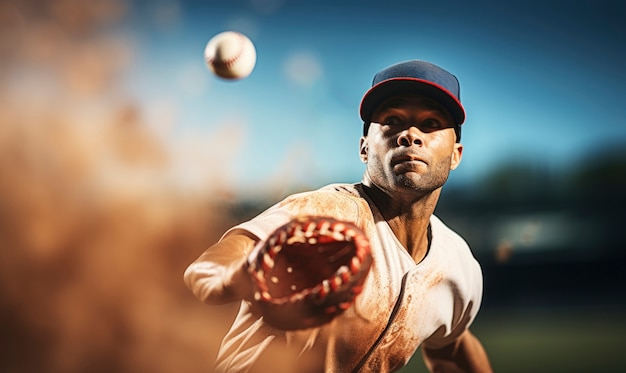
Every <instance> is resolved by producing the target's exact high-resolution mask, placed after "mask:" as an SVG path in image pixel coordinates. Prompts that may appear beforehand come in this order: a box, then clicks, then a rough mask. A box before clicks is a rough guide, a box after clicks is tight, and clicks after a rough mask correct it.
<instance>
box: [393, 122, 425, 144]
mask: <svg viewBox="0 0 626 373" xmlns="http://www.w3.org/2000/svg"><path fill="white" fill-rule="evenodd" d="M398 145H400V146H411V145H417V146H420V145H422V132H421V131H420V130H419V129H417V128H416V127H415V126H411V127H409V128H407V129H406V130H404V131H403V132H402V133H401V134H400V136H398Z"/></svg>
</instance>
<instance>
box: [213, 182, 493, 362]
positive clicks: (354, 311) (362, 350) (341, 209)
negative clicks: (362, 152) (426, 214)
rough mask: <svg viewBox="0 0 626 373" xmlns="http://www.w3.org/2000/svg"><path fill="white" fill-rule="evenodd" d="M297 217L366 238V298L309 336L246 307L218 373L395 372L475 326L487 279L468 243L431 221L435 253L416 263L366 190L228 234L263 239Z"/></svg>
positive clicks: (303, 199)
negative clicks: (344, 224)
mask: <svg viewBox="0 0 626 373" xmlns="http://www.w3.org/2000/svg"><path fill="white" fill-rule="evenodd" d="M299 215H315V216H331V217H334V218H336V219H343V220H349V221H353V222H354V223H355V224H356V225H357V226H359V227H360V228H361V229H363V230H364V231H365V233H366V234H367V236H368V237H369V239H370V245H371V249H372V255H373V259H374V263H373V265H372V268H371V270H370V273H369V275H368V277H367V279H366V282H365V286H364V289H363V292H362V293H361V295H359V296H358V297H357V299H356V302H355V304H354V305H353V306H352V307H350V308H349V309H348V310H347V311H346V312H344V313H343V314H341V315H340V316H338V317H337V318H335V319H334V320H333V321H332V322H331V323H329V324H327V325H324V326H322V327H319V328H312V329H307V330H303V331H282V330H278V329H275V328H273V327H271V326H269V325H268V324H266V323H264V322H263V319H262V318H260V317H259V316H257V315H255V314H252V313H251V312H250V307H249V304H248V303H247V302H242V304H241V307H240V310H239V313H238V315H237V317H236V319H235V321H234V323H233V325H232V328H231V329H230V331H229V332H228V333H227V334H226V336H225V338H224V340H223V342H222V345H221V348H220V351H219V353H218V358H217V365H216V371H217V372H253V371H254V372H256V371H261V372H263V371H265V372H282V371H285V372H296V371H297V372H309V371H310V372H352V371H353V370H354V369H355V367H357V366H359V365H361V366H362V368H361V370H360V371H361V372H392V371H395V370H398V369H400V368H402V367H403V366H405V365H406V364H407V362H408V361H409V359H410V358H411V356H412V355H413V354H414V352H415V351H416V349H417V348H418V347H419V346H420V345H424V346H427V347H432V348H439V347H443V346H445V345H447V344H449V343H451V342H453V341H454V340H455V338H457V337H458V336H459V335H460V334H461V333H463V331H465V329H467V328H468V327H469V325H470V324H471V322H472V321H473V320H474V317H475V316H476V314H477V312H478V309H479V306H480V302H481V297H482V288H483V286H482V273H481V269H480V266H479V264H478V262H477V261H476V260H475V258H474V256H473V255H472V253H471V251H470V249H469V247H468V245H467V244H466V242H465V241H464V240H463V239H462V238H461V237H460V236H459V235H457V234H456V233H454V232H453V231H452V230H450V229H449V228H448V227H446V226H445V225H444V224H443V223H442V222H441V221H440V220H439V219H438V218H437V217H436V216H434V215H433V216H432V217H431V219H430V229H431V242H430V248H429V251H428V253H427V255H426V256H425V258H424V259H423V260H422V261H421V262H420V263H419V264H416V263H415V261H414V260H413V258H412V257H411V256H410V255H409V253H408V252H407V250H406V249H405V248H404V247H402V245H401V244H400V242H399V241H398V240H397V238H396V236H395V235H394V233H393V232H392V230H391V228H390V226H389V225H388V224H387V222H386V221H385V219H384V218H383V216H382V215H381V213H380V212H379V211H378V209H377V208H376V207H375V205H374V204H373V203H372V201H371V200H369V197H367V195H366V194H365V192H364V191H363V189H362V185H361V184H354V185H352V184H333V185H329V186H326V187H324V188H321V189H319V190H316V191H312V192H305V193H300V194H295V195H293V196H290V197H288V198H286V199H285V200H283V201H282V202H280V203H278V204H276V205H274V206H273V207H271V208H269V209H268V210H266V211H265V212H263V213H262V214H260V215H259V216H257V217H255V218H254V219H252V220H250V221H248V222H245V223H243V224H240V225H238V226H236V227H234V228H232V229H231V230H229V232H232V231H233V230H237V229H243V230H246V231H248V232H250V233H252V234H254V235H255V236H257V237H258V238H259V239H261V240H264V239H266V238H267V237H268V236H269V235H270V234H271V233H272V232H273V231H274V230H275V229H276V228H278V227H279V226H281V225H283V224H285V223H287V222H288V221H289V220H291V219H292V218H294V217H296V216H299ZM229 232H227V233H226V234H225V235H227V234H228V233H229ZM405 275H406V276H405ZM403 283H404V285H403ZM396 302H399V303H398V304H397V305H396ZM394 308H395V309H394ZM392 314H393V317H394V318H393V322H391V323H390V324H389V325H387V324H388V322H389V319H390V317H391V316H392ZM383 331H384V335H383V337H382V338H379V336H381V333H383ZM375 342H376V345H375ZM374 345H375V346H374ZM368 352H370V353H369V354H368ZM366 356H367V357H366ZM362 360H363V361H362Z"/></svg>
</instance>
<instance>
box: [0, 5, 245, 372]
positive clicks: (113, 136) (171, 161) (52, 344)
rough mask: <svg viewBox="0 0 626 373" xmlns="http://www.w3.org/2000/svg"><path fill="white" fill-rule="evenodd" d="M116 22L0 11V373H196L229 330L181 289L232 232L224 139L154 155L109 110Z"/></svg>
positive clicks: (109, 14) (12, 8)
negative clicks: (196, 262) (201, 259)
mask: <svg viewBox="0 0 626 373" xmlns="http://www.w3.org/2000/svg"><path fill="white" fill-rule="evenodd" d="M127 12H128V4H126V3H125V2H123V1H120V0H117V1H113V0H112V1H105V2H84V1H80V0H55V1H48V2H43V3H42V2H38V1H21V2H12V1H4V0H2V1H0V29H1V31H0V53H1V54H2V56H3V58H2V60H1V62H0V79H1V81H0V83H1V84H0V86H1V88H0V122H1V123H2V124H1V125H0V303H1V307H0V330H2V333H1V334H2V337H1V339H2V342H1V344H2V346H3V347H2V349H0V371H3V372H16V371H19V372H65V373H71V372H85V371H89V372H187V373H189V372H195V371H197V372H206V371H209V370H210V366H211V364H212V360H213V356H212V354H214V353H215V351H216V349H217V346H218V344H219V342H220V339H221V336H222V335H223V333H224V332H225V328H226V327H227V326H228V324H229V322H230V321H229V320H230V319H229V318H232V317H233V314H232V312H233V310H232V307H230V306H228V307H226V306H225V307H222V308H219V307H218V308H212V307H207V306H205V305H203V304H201V303H200V302H199V301H198V300H196V299H195V298H194V297H193V296H192V295H191V293H190V292H189V291H188V290H187V289H186V288H185V287H184V284H183V282H182V274H183V271H184V269H185V267H186V266H187V265H188V264H189V263H190V262H191V261H192V260H193V259H195V258H196V257H197V256H198V255H199V254H200V253H201V251H202V250H203V249H204V248H206V247H207V246H208V245H210V244H211V243H212V242H214V241H215V240H216V239H217V237H218V236H219V234H221V233H222V232H223V231H224V229H225V228H226V227H228V226H230V225H231V224H232V221H231V220H232V219H231V217H230V216H229V214H228V212H227V210H226V208H225V205H226V204H225V203H223V201H224V199H227V198H229V190H228V185H227V183H226V182H220V183H218V182H216V181H217V180H227V179H226V178H225V177H224V174H225V171H224V169H222V168H224V165H221V166H220V165H219V163H222V162H218V161H217V160H218V159H219V158H217V154H219V151H220V148H219V146H217V145H218V144H226V146H228V145H230V144H228V141H227V138H229V135H230V134H228V133H217V134H211V135H210V136H209V135H207V137H206V138H205V140H206V141H207V142H206V143H202V138H200V139H199V140H198V137H197V136H193V135H190V136H187V137H184V136H183V137H181V138H179V139H178V140H177V141H178V142H174V143H172V142H171V141H169V142H168V141H165V140H164V138H163V137H162V136H159V134H158V133H156V132H155V131H153V130H151V129H150V128H151V127H150V126H149V125H148V123H145V120H144V119H143V118H142V114H143V113H142V109H141V108H140V107H138V106H137V105H136V104H134V103H133V101H132V100H131V99H123V98H120V97H123V94H121V93H120V91H119V88H118V86H117V84H116V83H117V82H118V80H119V78H120V76H121V75H122V73H123V72H124V69H125V68H126V67H127V66H128V64H129V63H130V62H131V61H132V58H133V55H132V54H133V53H132V49H133V48H132V47H133V46H132V45H130V44H129V42H127V41H126V40H125V39H123V38H121V37H120V36H119V35H117V36H112V34H108V33H107V32H106V30H107V29H109V28H110V27H114V26H115V24H116V23H117V22H120V21H121V20H122V19H123V18H124V17H125V16H126V14H127ZM190 138H194V139H195V140H194V141H196V142H195V143H194V142H191V140H188V139H190ZM207 145H208V146H207ZM222 146H224V145H222ZM194 166H197V167H196V168H197V169H196V168H194ZM200 166H201V167H200ZM181 170H182V171H181ZM190 175H192V176H190ZM217 175H219V177H217ZM221 318H224V320H222V319H221Z"/></svg>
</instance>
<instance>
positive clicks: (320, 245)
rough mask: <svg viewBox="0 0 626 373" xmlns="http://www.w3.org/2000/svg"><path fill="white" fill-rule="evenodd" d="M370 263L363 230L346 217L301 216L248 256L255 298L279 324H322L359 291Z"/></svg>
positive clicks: (266, 317) (264, 312)
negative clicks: (340, 218)
mask: <svg viewBox="0 0 626 373" xmlns="http://www.w3.org/2000/svg"><path fill="white" fill-rule="evenodd" d="M371 266H372V255H371V251H370V245H369V241H368V239H367V237H366V235H365V233H364V232H363V231H362V230H361V229H359V228H358V227H357V226H356V225H354V224H353V223H350V222H345V221H338V220H335V219H333V218H326V217H310V216H307V217H300V218H296V219H294V220H292V221H291V222H289V223H287V224H285V225H283V226H282V227H280V228H278V229H277V230H276V231H275V232H274V233H273V234H272V235H271V236H270V237H269V238H268V239H267V240H265V241H262V242H260V243H259V244H258V246H257V247H256V248H255V250H254V251H253V252H252V254H251V256H250V257H249V260H248V272H249V273H250V275H251V277H252V283H253V288H254V299H255V301H256V303H257V304H256V306H258V309H259V310H260V311H261V313H262V315H263V319H264V320H265V322H267V323H268V324H270V325H272V326H274V327H276V328H279V329H283V330H295V329H306V328H310V327H315V326H319V325H322V324H324V323H327V322H329V321H331V320H332V319H333V318H334V317H336V316H337V315H339V314H341V313H343V312H344V311H345V310H346V309H348V308H349V307H350V306H351V305H352V304H353V303H354V300H355V298H356V296H357V295H359V294H360V293H361V290H362V288H363V283H364V282H365V278H366V277H367V274H368V272H369V270H370V267H371Z"/></svg>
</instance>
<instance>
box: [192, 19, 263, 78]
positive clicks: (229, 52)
mask: <svg viewBox="0 0 626 373" xmlns="http://www.w3.org/2000/svg"><path fill="white" fill-rule="evenodd" d="M204 60H205V62H206V64H207V66H208V67H209V69H210V70H211V71H212V72H213V73H214V74H215V75H217V76H219V77H220V78H223V79H228V80H235V79H243V78H245V77H247V76H248V75H250V73H252V70H254V66H255V65H256V49H255V48H254V44H253V43H252V41H251V40H250V39H248V37H247V36H245V35H244V34H242V33H240V32H236V31H225V32H221V33H219V34H217V35H215V36H213V37H212V38H211V40H209V42H208V43H207V45H206V48H205V49H204Z"/></svg>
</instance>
